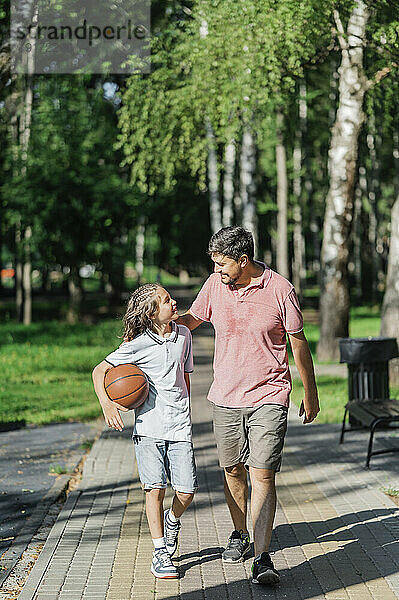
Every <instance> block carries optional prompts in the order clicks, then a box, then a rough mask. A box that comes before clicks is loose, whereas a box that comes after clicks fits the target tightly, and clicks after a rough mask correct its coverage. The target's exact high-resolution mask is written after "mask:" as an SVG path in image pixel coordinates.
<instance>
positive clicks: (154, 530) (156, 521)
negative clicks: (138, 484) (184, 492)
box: [145, 488, 165, 540]
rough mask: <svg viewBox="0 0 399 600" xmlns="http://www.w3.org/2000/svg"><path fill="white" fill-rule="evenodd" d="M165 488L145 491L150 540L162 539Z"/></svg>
mask: <svg viewBox="0 0 399 600" xmlns="http://www.w3.org/2000/svg"><path fill="white" fill-rule="evenodd" d="M164 498H165V488H163V489H157V488H153V489H147V490H145V509H146V514H147V521H148V527H149V528H150V533H151V537H152V539H153V540H154V539H159V538H163V500H164Z"/></svg>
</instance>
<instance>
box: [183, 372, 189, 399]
mask: <svg viewBox="0 0 399 600" xmlns="http://www.w3.org/2000/svg"><path fill="white" fill-rule="evenodd" d="M184 381H185V382H186V386H187V392H188V397H190V373H184Z"/></svg>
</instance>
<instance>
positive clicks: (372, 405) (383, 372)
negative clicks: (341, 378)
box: [340, 337, 399, 469]
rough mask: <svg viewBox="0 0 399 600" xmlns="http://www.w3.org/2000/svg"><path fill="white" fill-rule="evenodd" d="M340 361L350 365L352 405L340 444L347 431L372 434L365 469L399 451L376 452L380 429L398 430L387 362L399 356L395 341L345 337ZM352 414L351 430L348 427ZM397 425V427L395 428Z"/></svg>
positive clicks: (396, 404) (396, 405)
mask: <svg viewBox="0 0 399 600" xmlns="http://www.w3.org/2000/svg"><path fill="white" fill-rule="evenodd" d="M340 354H341V360H340V362H346V363H347V364H348V371H349V373H348V393H349V402H348V403H347V404H346V406H345V412H344V418H343V420H342V429H341V437H340V443H341V444H342V443H343V441H344V435H345V433H346V432H348V431H356V430H359V429H368V430H369V431H370V437H369V443H368V449H367V457H366V464H365V467H366V469H368V468H369V467H370V459H371V457H372V456H376V455H377V454H387V453H390V452H399V447H391V448H385V449H384V450H374V451H373V441H374V434H375V431H376V430H377V429H384V430H385V431H391V430H392V429H393V428H395V427H399V401H398V400H395V399H392V398H389V371H388V363H389V360H390V359H391V358H396V357H397V356H398V347H397V343H396V340H395V339H394V338H381V337H380V338H343V339H342V340H340ZM348 415H349V422H350V425H351V426H350V428H349V429H348V428H346V418H347V416H348ZM396 423H398V425H396Z"/></svg>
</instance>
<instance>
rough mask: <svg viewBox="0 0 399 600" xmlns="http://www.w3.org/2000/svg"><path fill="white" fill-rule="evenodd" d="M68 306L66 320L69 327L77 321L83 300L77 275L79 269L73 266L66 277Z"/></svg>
mask: <svg viewBox="0 0 399 600" xmlns="http://www.w3.org/2000/svg"><path fill="white" fill-rule="evenodd" d="M68 292H69V306H68V310H67V316H66V320H67V322H68V323H69V324H70V325H74V324H75V323H77V322H78V321H79V317H80V311H81V306H82V300H83V288H82V280H81V278H80V275H79V268H78V267H77V266H76V265H75V266H73V267H71V272H70V273H69V277H68Z"/></svg>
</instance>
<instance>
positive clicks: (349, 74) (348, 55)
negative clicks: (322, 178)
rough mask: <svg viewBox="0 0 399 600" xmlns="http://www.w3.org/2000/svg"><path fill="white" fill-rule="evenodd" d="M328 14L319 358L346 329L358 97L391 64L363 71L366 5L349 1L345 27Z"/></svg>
mask: <svg viewBox="0 0 399 600" xmlns="http://www.w3.org/2000/svg"><path fill="white" fill-rule="evenodd" d="M333 14H334V20H335V24H336V30H337V36H338V41H339V45H340V49H341V64H340V67H339V70H338V72H339V87H338V95H339V97H338V109H337V113H336V117H335V122H334V125H333V128H332V133H331V142H330V150H329V157H328V158H329V161H328V171H329V190H328V193H327V198H326V209H325V215H324V226H323V244H322V252H321V268H322V285H321V292H320V340H319V343H318V345H317V356H318V358H319V360H337V359H338V356H339V351H338V339H339V338H340V337H347V336H348V333H349V290H348V257H349V234H350V230H351V222H352V217H353V201H354V190H355V185H356V177H357V159H358V137H359V132H360V129H361V127H362V124H363V121H364V118H365V115H364V112H363V100H364V95H365V93H366V92H367V91H368V90H369V89H370V88H371V87H372V86H373V85H375V84H376V83H378V82H379V81H381V79H382V78H383V77H385V76H386V75H387V74H389V73H390V71H391V67H392V61H389V65H388V64H387V65H386V66H385V67H383V68H382V69H380V70H379V71H378V72H377V73H375V74H374V76H373V78H371V79H370V78H368V77H367V76H366V74H365V71H364V48H365V47H366V46H367V26H368V24H369V18H370V10H369V8H368V6H367V5H366V3H365V2H363V0H356V2H355V3H354V5H353V8H352V10H351V13H350V16H349V19H348V24H347V27H346V30H345V28H344V26H343V23H342V21H341V17H340V14H339V12H338V10H337V9H334V11H333ZM387 62H388V61H387ZM395 64H396V63H394V65H395ZM396 66H397V65H396Z"/></svg>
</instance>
